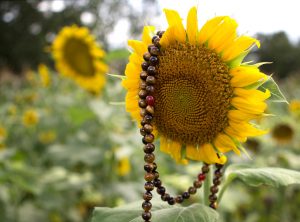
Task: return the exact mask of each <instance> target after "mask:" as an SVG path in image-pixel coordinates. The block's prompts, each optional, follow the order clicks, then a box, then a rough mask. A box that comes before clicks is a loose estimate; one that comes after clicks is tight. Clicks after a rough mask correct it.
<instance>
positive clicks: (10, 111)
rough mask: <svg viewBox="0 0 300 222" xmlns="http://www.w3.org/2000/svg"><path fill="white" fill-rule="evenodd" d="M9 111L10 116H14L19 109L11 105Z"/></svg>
mask: <svg viewBox="0 0 300 222" xmlns="http://www.w3.org/2000/svg"><path fill="white" fill-rule="evenodd" d="M7 111H8V114H9V115H11V116H14V115H16V113H17V107H16V106H15V105H11V106H9V107H8V110H7Z"/></svg>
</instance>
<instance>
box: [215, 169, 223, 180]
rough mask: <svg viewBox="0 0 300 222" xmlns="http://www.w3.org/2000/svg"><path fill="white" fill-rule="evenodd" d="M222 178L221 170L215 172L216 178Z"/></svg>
mask: <svg viewBox="0 0 300 222" xmlns="http://www.w3.org/2000/svg"><path fill="white" fill-rule="evenodd" d="M222 176H223V174H222V172H221V170H220V169H219V170H216V171H215V177H217V178H221V177H222Z"/></svg>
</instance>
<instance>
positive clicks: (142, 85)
mask: <svg viewBox="0 0 300 222" xmlns="http://www.w3.org/2000/svg"><path fill="white" fill-rule="evenodd" d="M146 87H147V83H146V81H144V80H141V81H140V89H144V90H145V89H146ZM146 92H147V91H146Z"/></svg>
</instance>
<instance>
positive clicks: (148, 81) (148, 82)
mask: <svg viewBox="0 0 300 222" xmlns="http://www.w3.org/2000/svg"><path fill="white" fill-rule="evenodd" d="M146 83H147V84H149V85H153V84H154V83H155V77H154V76H148V77H147V79H146Z"/></svg>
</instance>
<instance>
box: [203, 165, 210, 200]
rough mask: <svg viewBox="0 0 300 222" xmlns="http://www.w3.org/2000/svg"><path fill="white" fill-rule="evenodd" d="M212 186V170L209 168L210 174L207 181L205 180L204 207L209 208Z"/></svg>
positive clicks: (207, 175)
mask: <svg viewBox="0 0 300 222" xmlns="http://www.w3.org/2000/svg"><path fill="white" fill-rule="evenodd" d="M211 184H212V168H211V166H209V172H208V173H207V174H206V179H205V180H204V189H203V192H204V193H203V198H204V201H203V202H204V205H207V206H209V195H210V187H211Z"/></svg>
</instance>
